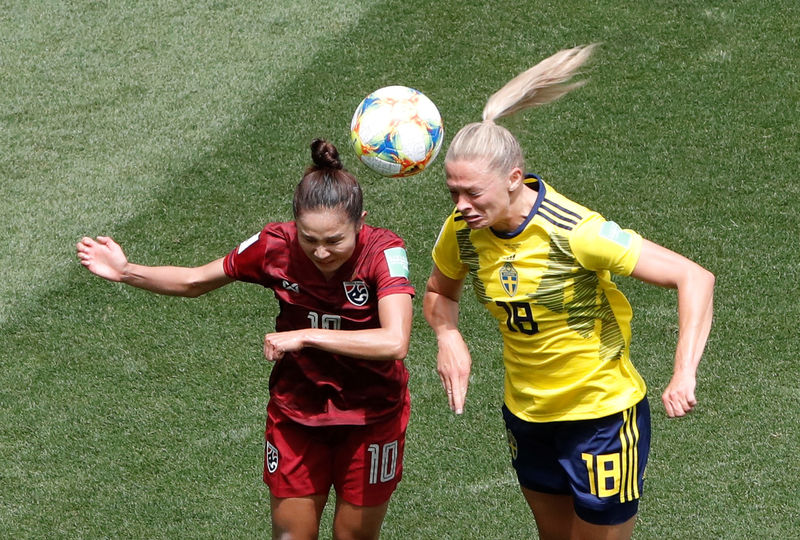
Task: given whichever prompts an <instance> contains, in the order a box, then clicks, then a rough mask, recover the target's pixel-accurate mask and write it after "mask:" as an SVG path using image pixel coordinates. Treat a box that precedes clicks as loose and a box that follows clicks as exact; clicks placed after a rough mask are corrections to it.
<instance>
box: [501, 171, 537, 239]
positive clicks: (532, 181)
mask: <svg viewBox="0 0 800 540" xmlns="http://www.w3.org/2000/svg"><path fill="white" fill-rule="evenodd" d="M525 187H527V188H530V189H538V190H539V191H538V193H537V195H536V202H535V203H533V207H531V211H530V212H528V217H526V218H525V221H523V222H522V223H521V224H520V226H519V227H517V228H516V229H514V230H513V231H511V232H502V231H496V230H494V229H492V228H491V227H489V228H490V229H491V231H492V233H493V234H494V235H495V236H496V237H498V238H504V239H508V238H514V237H515V236H517V235H518V234H519V233H521V232H522V231H524V230H525V227H527V226H528V223H530V221H531V220H532V219H533V216H535V215H536V212H538V211H539V206H540V205H541V204H542V201H543V200H544V192H545V189H546V188H545V184H544V182H543V181H542V179H541V178H539V177H538V176H536V175H535V174H526V175H525Z"/></svg>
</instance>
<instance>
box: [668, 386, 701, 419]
mask: <svg viewBox="0 0 800 540" xmlns="http://www.w3.org/2000/svg"><path fill="white" fill-rule="evenodd" d="M661 400H662V401H663V403H664V409H665V410H666V412H667V416H669V417H670V418H680V417H682V416H686V415H687V414H689V413H690V412H692V410H694V408H695V406H696V405H697V399H695V397H694V394H693V393H692V394H683V393H681V392H670V391H669V390H667V391H665V392H664V394H663V395H662V396H661Z"/></svg>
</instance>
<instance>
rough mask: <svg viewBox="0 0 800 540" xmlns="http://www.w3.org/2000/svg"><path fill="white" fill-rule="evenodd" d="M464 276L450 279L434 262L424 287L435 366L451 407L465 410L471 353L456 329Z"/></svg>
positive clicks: (424, 306) (426, 314)
mask: <svg viewBox="0 0 800 540" xmlns="http://www.w3.org/2000/svg"><path fill="white" fill-rule="evenodd" d="M463 284H464V280H463V279H462V280H455V279H450V278H448V277H447V276H445V275H444V274H442V272H441V271H440V270H439V268H438V267H437V266H436V265H434V267H433V271H432V272H431V277H430V278H429V279H428V286H427V288H426V290H425V299H424V301H423V311H424V313H425V319H426V320H427V321H428V324H429V325H430V326H431V328H432V329H433V331H434V333H435V334H436V340H437V343H438V346H439V352H438V354H437V357H436V369H437V371H438V373H439V378H440V379H441V381H442V386H443V387H444V390H445V392H446V393H447V400H448V402H449V405H450V409H451V410H452V411H453V412H455V413H456V414H461V413H463V412H464V402H465V401H466V398H467V387H468V386H469V374H470V371H471V369H472V356H470V354H469V348H468V347H467V344H466V342H465V341H464V338H463V337H462V336H461V332H459V330H458V300H459V298H460V297H461V287H462V286H463Z"/></svg>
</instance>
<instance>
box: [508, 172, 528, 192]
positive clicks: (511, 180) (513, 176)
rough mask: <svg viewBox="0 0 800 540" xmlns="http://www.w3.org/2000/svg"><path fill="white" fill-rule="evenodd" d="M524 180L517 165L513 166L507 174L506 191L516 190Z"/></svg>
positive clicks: (523, 175)
mask: <svg viewBox="0 0 800 540" xmlns="http://www.w3.org/2000/svg"><path fill="white" fill-rule="evenodd" d="M524 182H525V174H523V172H522V169H520V168H519V167H514V168H513V169H511V172H510V173H509V174H508V191H509V192H512V191H516V190H517V189H519V187H520V186H521V185H522V184H523V183H524Z"/></svg>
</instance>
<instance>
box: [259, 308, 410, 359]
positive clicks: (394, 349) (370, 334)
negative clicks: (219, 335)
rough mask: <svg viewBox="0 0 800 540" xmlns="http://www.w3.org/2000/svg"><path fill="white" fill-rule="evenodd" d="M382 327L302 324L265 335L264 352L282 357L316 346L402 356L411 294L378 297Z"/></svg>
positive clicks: (346, 352) (340, 351)
mask: <svg viewBox="0 0 800 540" xmlns="http://www.w3.org/2000/svg"><path fill="white" fill-rule="evenodd" d="M378 317H379V318H380V323H381V325H380V327H379V328H371V329H369V330H327V329H323V328H303V329H301V330H291V331H288V332H275V333H272V334H267V335H266V336H265V337H264V356H266V358H267V360H270V361H275V360H280V359H281V358H282V357H283V355H284V354H285V353H287V352H290V351H297V350H300V349H302V348H304V347H314V348H316V349H321V350H323V351H327V352H330V353H334V354H343V355H345V356H352V357H354V358H363V359H366V360H379V361H386V360H402V359H404V358H405V357H406V355H407V354H408V344H409V341H410V340H411V317H412V306H411V295H409V294H390V295H388V296H384V297H383V298H381V299H380V300H378Z"/></svg>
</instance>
